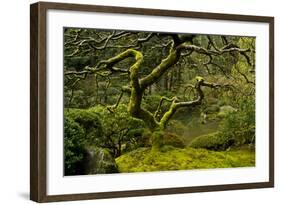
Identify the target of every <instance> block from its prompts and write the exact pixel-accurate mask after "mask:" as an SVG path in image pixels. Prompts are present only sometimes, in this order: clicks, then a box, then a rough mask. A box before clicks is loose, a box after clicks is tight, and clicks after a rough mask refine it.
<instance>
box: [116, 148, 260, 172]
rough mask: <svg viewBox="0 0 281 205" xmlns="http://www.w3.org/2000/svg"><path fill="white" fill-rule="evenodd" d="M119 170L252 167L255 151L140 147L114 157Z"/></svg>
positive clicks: (146, 170)
mask: <svg viewBox="0 0 281 205" xmlns="http://www.w3.org/2000/svg"><path fill="white" fill-rule="evenodd" d="M116 163H117V166H118V170H119V172H149V171H168V170H188V169H210V168H231V167H251V166H255V153H254V151H251V150H248V149H245V150H237V151H221V152H215V151H210V150H206V149H193V148H185V149H179V148H174V147H172V146H164V147H162V148H161V149H159V150H158V151H155V150H154V151H153V152H152V151H151V150H150V149H149V148H140V149H137V150H135V151H133V152H130V153H128V154H125V155H122V156H121V157H118V158H117V159H116Z"/></svg>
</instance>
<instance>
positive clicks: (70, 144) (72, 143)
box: [64, 117, 86, 175]
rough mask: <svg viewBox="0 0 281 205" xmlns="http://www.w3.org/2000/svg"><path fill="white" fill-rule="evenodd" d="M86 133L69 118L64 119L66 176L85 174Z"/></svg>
mask: <svg viewBox="0 0 281 205" xmlns="http://www.w3.org/2000/svg"><path fill="white" fill-rule="evenodd" d="M84 136H85V132H84V130H83V128H82V127H81V126H80V125H79V124H78V123H77V122H75V121H74V120H72V119H71V118H69V117H65V118H64V172H65V175H79V174H82V173H83V172H84V170H83V168H82V167H83V166H82V164H83V162H82V161H83V159H84V157H85V154H86V151H85V148H84V147H85V144H86V142H85V139H84Z"/></svg>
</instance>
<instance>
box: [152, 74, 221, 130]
mask: <svg viewBox="0 0 281 205" xmlns="http://www.w3.org/2000/svg"><path fill="white" fill-rule="evenodd" d="M196 81H197V82H196V84H195V86H194V88H195V90H196V92H197V94H198V97H197V98H196V99H195V100H191V101H184V102H179V101H178V98H177V97H173V98H171V99H167V100H168V101H169V102H172V103H171V105H170V108H169V110H168V111H167V112H166V113H164V115H163V117H162V118H161V120H160V121H159V127H160V129H165V128H166V126H167V124H168V122H169V121H170V119H171V118H172V116H173V115H174V114H175V113H176V111H177V110H178V109H180V108H183V107H194V106H197V105H200V104H201V103H202V100H203V99H204V93H203V90H202V87H204V86H205V87H210V88H217V87H221V85H219V84H215V83H209V82H206V81H205V80H204V78H202V77H196ZM162 99H163V100H164V99H166V98H162ZM162 99H161V101H163V100H162ZM161 101H160V103H159V105H160V104H162V102H161ZM158 107H159V106H158ZM157 110H158V109H157ZM156 112H157V111H156Z"/></svg>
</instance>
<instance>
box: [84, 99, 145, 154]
mask: <svg viewBox="0 0 281 205" xmlns="http://www.w3.org/2000/svg"><path fill="white" fill-rule="evenodd" d="M89 112H91V113H96V114H98V115H99V119H100V121H101V125H102V127H103V134H102V136H101V137H100V138H98V140H97V141H96V146H99V147H104V148H108V149H109V151H110V153H111V154H112V156H114V157H117V156H120V155H121V154H122V152H123V151H130V150H132V149H134V148H136V147H138V146H139V141H140V138H141V136H142V133H143V131H144V128H145V124H144V122H143V121H142V120H140V119H137V118H134V117H132V116H131V115H130V114H129V113H128V111H127V106H126V105H124V104H120V105H119V106H118V107H117V108H115V109H113V110H112V109H110V108H108V107H104V106H100V105H98V106H95V107H93V108H90V109H89Z"/></svg>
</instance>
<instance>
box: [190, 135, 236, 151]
mask: <svg viewBox="0 0 281 205" xmlns="http://www.w3.org/2000/svg"><path fill="white" fill-rule="evenodd" d="M234 142H235V141H234V139H232V138H231V137H228V136H225V135H223V134H222V133H220V132H214V133H211V134H207V135H202V136H199V137H197V138H195V139H194V140H192V141H191V142H190V144H189V146H190V147H192V148H205V149H210V150H226V149H227V148H229V147H230V146H231V145H233V144H234Z"/></svg>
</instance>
